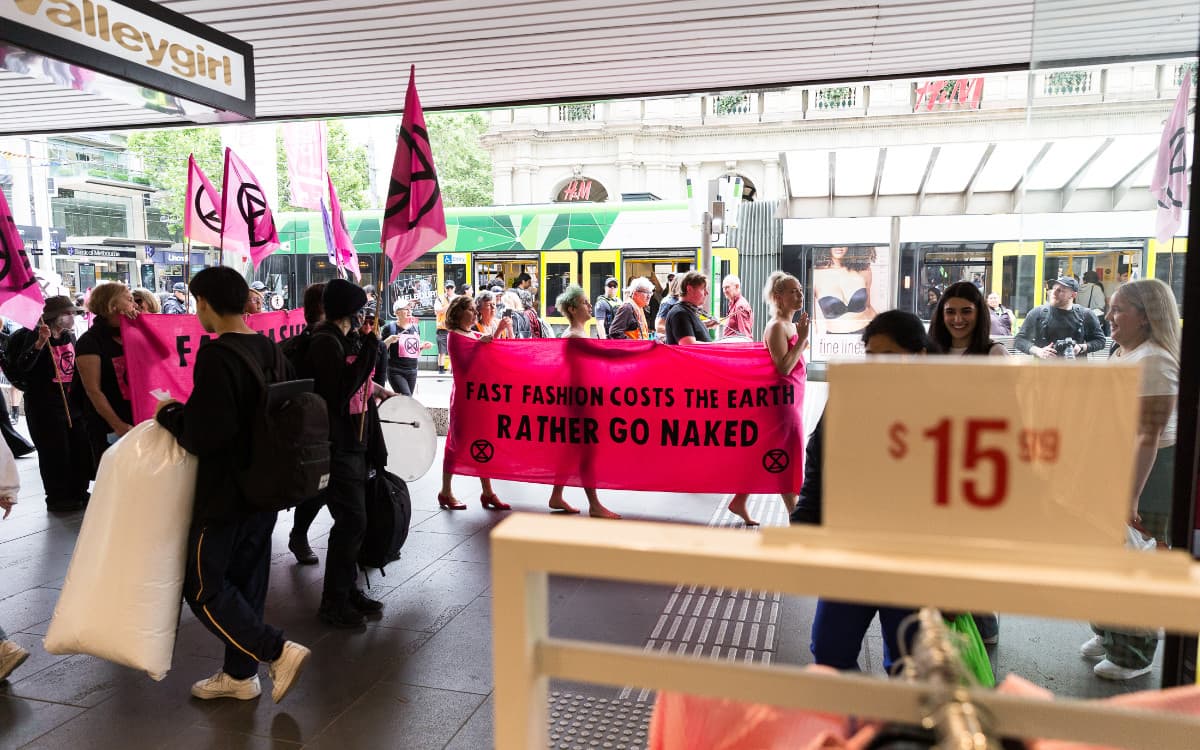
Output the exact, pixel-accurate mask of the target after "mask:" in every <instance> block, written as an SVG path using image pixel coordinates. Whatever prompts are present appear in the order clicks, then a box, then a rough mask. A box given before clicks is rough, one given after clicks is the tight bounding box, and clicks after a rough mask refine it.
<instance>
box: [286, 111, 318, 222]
mask: <svg viewBox="0 0 1200 750" xmlns="http://www.w3.org/2000/svg"><path fill="white" fill-rule="evenodd" d="M283 145H284V148H285V149H286V150H287V171H288V190H289V191H290V192H291V198H292V205H293V206H299V207H300V208H311V209H313V210H314V211H315V210H316V209H318V208H320V207H321V196H322V195H323V194H324V190H325V184H324V180H323V178H324V176H325V170H326V169H327V167H328V157H327V155H326V152H325V123H323V122H319V121H313V122H285V123H284V124H283Z"/></svg>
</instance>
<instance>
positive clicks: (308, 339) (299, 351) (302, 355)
mask: <svg viewBox="0 0 1200 750" xmlns="http://www.w3.org/2000/svg"><path fill="white" fill-rule="evenodd" d="M311 343H312V328H311V327H310V328H305V329H304V330H303V331H301V332H300V333H297V334H296V335H295V336H289V337H287V338H286V339H284V340H283V341H280V342H279V351H281V352H283V356H285V357H287V360H288V362H291V363H292V367H293V368H294V369H295V370H296V372H297V373H302V372H304V370H305V368H306V367H307V365H306V364H305V360H306V359H307V358H308V345H309V344H311Z"/></svg>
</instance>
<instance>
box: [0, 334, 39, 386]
mask: <svg viewBox="0 0 1200 750" xmlns="http://www.w3.org/2000/svg"><path fill="white" fill-rule="evenodd" d="M36 335H37V334H36V333H35V334H34V336H36ZM30 343H31V339H30V338H29V336H28V334H21V333H19V332H18V333H16V334H10V335H8V336H5V337H4V340H3V344H2V345H0V369H3V370H4V377H6V378H8V382H9V383H12V385H13V387H14V388H16V389H17V390H18V391H27V390H29V386H30V382H29V378H28V377H27V375H28V373H24V372H21V370H20V368H18V367H17V357H19V356H21V352H22V351H24V350H25V349H27V348H28V345H29V344H30Z"/></svg>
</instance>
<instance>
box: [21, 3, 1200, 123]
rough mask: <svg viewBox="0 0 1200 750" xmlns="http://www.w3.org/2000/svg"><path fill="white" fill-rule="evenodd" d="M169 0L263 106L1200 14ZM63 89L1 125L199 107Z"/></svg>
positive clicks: (936, 43) (928, 62) (1050, 47)
mask: <svg viewBox="0 0 1200 750" xmlns="http://www.w3.org/2000/svg"><path fill="white" fill-rule="evenodd" d="M162 5H164V6H166V7H168V8H170V9H171V10H174V11H177V12H179V13H182V14H184V15H187V16H189V17H191V18H193V19H195V20H196V21H199V22H201V23H204V24H208V25H211V26H212V27H214V28H216V29H217V30H219V31H222V32H225V33H227V34H230V35H232V36H234V37H236V38H238V39H240V40H242V41H244V42H247V43H249V44H251V45H252V46H253V48H254V58H255V68H256V69H255V84H256V89H257V115H258V117H260V118H285V117H305V116H336V115H345V114H354V113H374V112H398V111H400V110H401V109H402V107H403V100H404V90H405V84H406V81H407V75H406V73H407V71H408V66H409V65H410V64H415V65H416V66H417V80H418V86H419V88H420V92H421V98H422V103H423V104H424V106H425V107H426V108H428V109H436V108H472V107H486V106H489V105H500V104H514V103H521V102H547V101H566V100H580V99H585V100H586V99H603V98H614V97H623V96H634V95H648V94H656V93H664V94H665V93H679V92H704V91H716V90H731V89H733V90H736V89H744V88H761V87H770V86H782V85H788V84H799V83H814V82H821V81H862V80H869V79H874V78H884V77H889V76H903V75H914V74H920V73H932V72H949V71H961V70H966V69H970V70H983V69H988V68H1015V67H1022V66H1027V65H1029V64H1031V63H1033V64H1043V63H1053V62H1057V63H1064V64H1078V63H1080V62H1086V61H1097V60H1107V61H1112V60H1114V59H1121V58H1123V57H1138V56H1148V55H1155V56H1163V55H1166V54H1183V55H1186V54H1192V53H1193V52H1194V50H1195V47H1196V31H1197V28H1198V22H1200V16H1198V12H1200V11H1198V6H1197V3H1195V2H1194V0H1161V1H1155V0H1094V1H1090V0H1038V1H1037V2H1034V1H1033V0H950V1H948V2H919V1H918V0H877V1H876V2H856V0H747V1H746V2H729V0H664V1H662V2H646V1H645V0H613V1H612V2H608V3H595V2H593V1H592V0H542V1H540V2H531V1H528V0H527V1H525V2H519V1H512V0H508V1H506V0H498V1H497V2H489V3H481V2H465V1H463V0H425V1H424V2H394V3H389V2H374V3H368V2H364V1H363V0H359V2H357V3H356V2H354V0H266V1H264V2H255V3H248V2H245V0H164V2H162ZM59 94H60V96H59V97H58V98H56V97H55V96H54V95H53V93H52V92H48V91H47V87H45V86H40V85H39V86H31V85H30V84H29V81H22V80H21V79H20V77H19V76H6V77H3V78H0V126H3V127H2V128H0V132H4V131H7V132H13V130H14V127H13V123H14V121H16V122H20V123H21V129H22V130H24V131H25V132H36V131H45V130H62V129H65V128H77V129H104V128H110V127H122V126H131V125H161V124H164V123H165V122H186V121H188V117H187V116H186V115H178V116H175V117H174V118H172V117H169V116H164V115H163V114H161V113H154V112H148V111H146V110H145V109H142V110H136V109H133V108H131V107H130V108H127V109H123V108H122V107H121V106H119V105H114V106H113V107H105V106H94V107H93V108H92V109H90V110H84V111H79V112H76V111H74V110H73V108H72V107H71V105H72V104H73V103H76V104H77V103H78V101H79V97H78V95H77V92H72V91H69V90H60V91H59ZM31 96H35V97H36V98H29V97H31ZM39 112H53V113H56V115H55V117H49V118H44V117H39ZM47 126H49V127H47Z"/></svg>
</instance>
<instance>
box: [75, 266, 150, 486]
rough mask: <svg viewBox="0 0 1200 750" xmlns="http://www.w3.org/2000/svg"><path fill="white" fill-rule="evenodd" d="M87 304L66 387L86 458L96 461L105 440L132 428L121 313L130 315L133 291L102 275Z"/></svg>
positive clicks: (108, 442) (133, 308) (105, 445)
mask: <svg viewBox="0 0 1200 750" xmlns="http://www.w3.org/2000/svg"><path fill="white" fill-rule="evenodd" d="M88 310H89V311H91V313H92V314H93V315H95V316H96V319H95V322H93V323H92V327H91V328H89V329H88V331H87V333H85V334H83V335H82V336H80V337H79V342H78V343H76V344H75V364H76V368H75V381H74V383H73V384H72V387H71V391H72V394H73V395H74V396H75V398H77V399H79V401H80V402H81V403H82V404H83V417H84V422H85V423H86V425H87V432H88V440H89V441H91V444H92V459H93V460H94V461H95V462H96V465H97V466H99V465H100V456H101V455H103V453H104V451H106V450H108V446H110V445H112V444H113V443H115V442H117V439H118V438H120V437H121V436H122V435H124V434H125V433H127V432H129V431H130V430H132V429H133V406H132V405H131V404H130V403H129V378H128V376H127V374H126V365H125V347H124V346H123V345H122V344H121V319H122V318H136V317H137V315H138V311H137V304H136V303H134V301H133V293H132V292H130V291H129V287H127V286H125V285H124V284H122V283H120V282H119V281H106V282H104V283H103V284H100V285H99V286H97V287H96V288H95V289H93V290H92V296H91V297H90V298H88Z"/></svg>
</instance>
